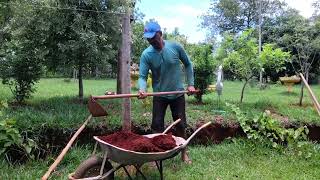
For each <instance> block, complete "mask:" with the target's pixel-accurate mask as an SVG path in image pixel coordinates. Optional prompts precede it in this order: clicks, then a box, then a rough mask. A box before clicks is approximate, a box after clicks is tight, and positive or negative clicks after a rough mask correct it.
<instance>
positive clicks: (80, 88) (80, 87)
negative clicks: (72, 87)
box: [78, 64, 83, 103]
mask: <svg viewBox="0 0 320 180" xmlns="http://www.w3.org/2000/svg"><path fill="white" fill-rule="evenodd" d="M78 79H79V101H80V103H82V102H83V83H82V64H80V65H79V72H78Z"/></svg>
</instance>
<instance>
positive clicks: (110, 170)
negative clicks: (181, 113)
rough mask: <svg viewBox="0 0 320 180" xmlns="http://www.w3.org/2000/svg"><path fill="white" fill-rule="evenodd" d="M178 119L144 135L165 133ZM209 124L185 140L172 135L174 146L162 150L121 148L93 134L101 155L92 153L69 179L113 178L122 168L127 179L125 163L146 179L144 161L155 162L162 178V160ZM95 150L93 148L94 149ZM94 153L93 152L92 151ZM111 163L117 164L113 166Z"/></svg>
mask: <svg viewBox="0 0 320 180" xmlns="http://www.w3.org/2000/svg"><path fill="white" fill-rule="evenodd" d="M179 121H180V119H178V120H176V121H175V122H173V123H172V124H171V125H170V126H169V127H168V128H167V129H166V130H165V131H164V132H163V133H156V134H148V135H144V136H145V137H148V138H153V137H155V136H158V135H161V134H166V133H167V132H168V131H169V130H170V129H171V127H173V126H174V125H175V124H177V123H178V122H179ZM209 124H211V122H208V123H206V124H203V125H202V126H201V127H199V128H198V129H197V130H196V131H195V132H194V133H193V134H192V135H191V136H190V137H189V138H188V139H187V140H185V139H184V138H182V137H177V136H172V137H173V138H174V140H175V142H176V147H174V148H173V149H171V150H167V151H164V152H148V153H144V152H136V151H131V150H126V149H122V148H120V147H117V146H114V145H112V144H109V143H107V142H105V141H102V140H101V139H100V138H99V136H94V139H95V140H96V141H97V143H98V144H99V145H100V148H101V149H102V151H103V152H104V155H103V157H98V156H97V155H93V156H92V157H90V158H89V159H87V160H85V161H84V162H82V163H81V164H80V165H79V166H78V168H77V169H76V171H75V172H73V173H71V174H69V179H70V180H97V179H114V173H115V172H116V171H117V170H119V169H120V168H123V169H124V171H125V172H126V174H127V176H128V177H129V179H132V177H131V176H130V173H129V172H128V170H127V169H126V166H127V165H133V166H134V167H135V169H136V170H137V173H139V174H140V175H142V177H143V178H144V179H147V178H146V177H145V175H144V174H143V173H142V172H141V170H140V167H141V166H142V165H143V164H144V163H148V162H155V163H156V166H157V169H158V171H159V173H160V179H163V166H162V161H164V160H166V159H169V158H172V157H174V156H176V155H177V154H179V153H180V152H181V151H182V150H183V149H184V148H186V146H187V145H188V143H189V142H190V141H191V139H192V138H193V137H194V136H195V135H196V134H197V133H198V132H199V131H200V130H201V129H203V128H205V127H206V126H208V125H209ZM94 152H95V150H94ZM94 154H95V153H94ZM111 162H114V163H113V164H115V163H116V164H117V165H116V166H115V167H113V166H112V164H111Z"/></svg>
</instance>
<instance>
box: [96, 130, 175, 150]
mask: <svg viewBox="0 0 320 180" xmlns="http://www.w3.org/2000/svg"><path fill="white" fill-rule="evenodd" d="M99 139H101V140H102V141H104V142H107V143H109V144H112V145H114V146H117V147H120V148H122V149H126V150H131V151H136V152H164V151H167V150H170V149H173V148H174V147H176V143H175V140H174V139H173V137H172V135H171V134H169V135H159V136H156V137H154V138H147V137H144V136H141V135H138V134H135V133H132V132H126V131H119V132H116V133H113V134H110V135H108V136H99Z"/></svg>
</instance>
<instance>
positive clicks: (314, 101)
mask: <svg viewBox="0 0 320 180" xmlns="http://www.w3.org/2000/svg"><path fill="white" fill-rule="evenodd" d="M300 76H301V79H302V81H303V83H304V84H305V85H306V87H307V89H308V91H309V95H310V98H311V100H312V102H313V104H314V106H315V108H316V110H317V112H318V114H319V116H320V104H319V102H318V100H317V98H316V96H315V95H314V94H313V92H312V90H311V88H310V86H309V84H308V82H307V81H306V79H305V78H304V76H303V74H301V73H300Z"/></svg>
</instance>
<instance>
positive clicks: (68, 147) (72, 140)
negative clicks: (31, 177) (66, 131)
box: [41, 115, 92, 180]
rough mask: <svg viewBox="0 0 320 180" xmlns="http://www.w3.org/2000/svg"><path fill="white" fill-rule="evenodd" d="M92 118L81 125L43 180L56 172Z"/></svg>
mask: <svg viewBox="0 0 320 180" xmlns="http://www.w3.org/2000/svg"><path fill="white" fill-rule="evenodd" d="M91 118H92V116H91V115H89V117H88V118H87V119H86V121H85V122H84V123H83V124H82V125H81V127H80V128H79V129H78V130H77V132H76V133H75V134H74V135H73V136H72V138H71V139H70V141H69V142H68V144H67V145H66V146H65V147H64V148H63V150H62V152H61V153H60V155H59V156H58V157H57V159H56V160H55V161H54V162H53V164H52V165H51V166H50V168H49V169H48V171H47V172H46V173H45V174H44V175H43V176H42V178H41V180H47V179H48V178H49V176H50V174H51V173H52V171H54V170H55V168H56V167H57V166H58V165H59V163H60V162H61V161H62V159H63V157H64V155H66V153H67V152H68V150H69V149H70V147H71V145H72V143H73V142H74V141H75V140H76V138H77V137H78V136H79V134H80V133H81V131H82V130H83V129H84V128H85V127H86V125H87V124H88V122H89V121H90V120H91Z"/></svg>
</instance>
